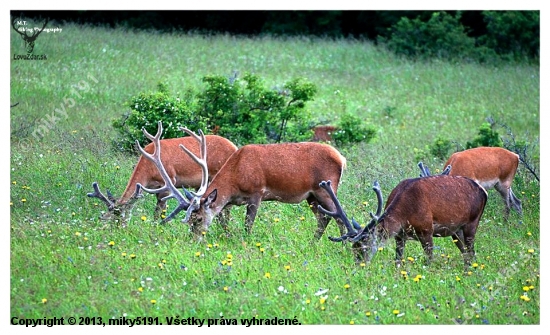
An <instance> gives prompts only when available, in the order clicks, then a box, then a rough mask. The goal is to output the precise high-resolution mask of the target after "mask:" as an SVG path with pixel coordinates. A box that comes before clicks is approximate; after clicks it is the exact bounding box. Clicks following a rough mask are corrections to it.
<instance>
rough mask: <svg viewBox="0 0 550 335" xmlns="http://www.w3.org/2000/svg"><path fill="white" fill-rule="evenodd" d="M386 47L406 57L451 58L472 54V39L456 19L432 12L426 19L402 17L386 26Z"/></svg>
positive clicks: (382, 40)
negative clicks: (395, 22)
mask: <svg viewBox="0 0 550 335" xmlns="http://www.w3.org/2000/svg"><path fill="white" fill-rule="evenodd" d="M389 30H390V34H389V38H388V40H387V41H386V40H385V39H381V42H386V45H387V47H388V48H389V49H390V50H392V51H394V52H395V53H396V54H400V55H404V56H409V57H439V58H445V59H454V58H462V57H467V56H471V55H472V54H473V50H474V48H475V39H474V38H472V37H469V36H468V35H467V33H466V31H465V28H464V26H462V24H461V23H460V21H459V14H458V15H457V17H453V16H451V15H450V14H448V13H446V12H434V13H433V14H432V16H431V17H430V19H429V20H428V21H427V22H424V21H422V20H421V19H420V18H419V17H417V18H415V19H409V18H407V17H402V18H401V19H400V20H399V22H397V24H395V25H394V26H392V27H391V28H389Z"/></svg>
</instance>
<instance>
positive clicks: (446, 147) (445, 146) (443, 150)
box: [430, 136, 452, 160]
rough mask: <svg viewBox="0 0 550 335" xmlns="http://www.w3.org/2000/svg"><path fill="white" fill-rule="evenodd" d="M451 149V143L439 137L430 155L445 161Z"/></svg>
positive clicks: (431, 148)
mask: <svg viewBox="0 0 550 335" xmlns="http://www.w3.org/2000/svg"><path fill="white" fill-rule="evenodd" d="M451 149H452V147H451V141H450V140H448V139H446V138H443V137H440V136H439V137H437V138H436V140H435V141H434V143H433V144H432V146H431V147H430V153H431V154H432V156H434V157H436V158H438V159H441V160H445V159H447V157H448V156H449V151H451Z"/></svg>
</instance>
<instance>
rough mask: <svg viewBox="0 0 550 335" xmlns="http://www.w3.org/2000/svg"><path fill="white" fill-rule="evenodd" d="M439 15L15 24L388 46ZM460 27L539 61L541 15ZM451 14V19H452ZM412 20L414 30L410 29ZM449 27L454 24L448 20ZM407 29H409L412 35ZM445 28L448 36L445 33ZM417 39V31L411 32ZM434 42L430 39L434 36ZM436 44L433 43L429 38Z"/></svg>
mask: <svg viewBox="0 0 550 335" xmlns="http://www.w3.org/2000/svg"><path fill="white" fill-rule="evenodd" d="M435 12H436V11H410V10H408V11H407V10H393V11H372V10H346V11H320V10H300V11H289V10H280V11H274V10H271V11H270V10H254V11H246V10H226V11H221V10H210V11H192V10H187V11H181V10H180V11H82V10H80V11H12V12H11V16H12V18H16V17H23V18H29V19H44V18H46V17H47V18H49V19H50V22H51V23H50V25H52V24H56V23H59V24H62V23H68V22H72V23H77V24H88V25H97V26H106V27H111V28H121V27H124V28H128V29H138V30H151V29H153V30H158V31H164V32H173V31H183V32H189V31H193V32H198V33H229V34H236V35H278V36H292V35H313V36H321V37H331V38H361V39H368V40H373V41H375V42H380V41H388V40H390V39H391V38H392V32H393V33H395V31H396V30H395V29H396V28H395V27H396V26H397V25H398V24H399V23H401V29H403V27H409V28H410V27H412V28H413V29H412V30H416V29H417V28H418V29H420V30H421V29H423V28H424V27H422V26H421V25H422V24H424V23H427V22H429V21H430V20H432V23H431V26H432V27H433V25H434V24H448V23H445V22H443V23H438V22H434V21H433V15H434V13H435ZM443 12H444V14H446V17H452V18H453V20H456V22H453V24H455V25H457V24H458V25H460V28H459V29H461V30H463V31H464V34H465V35H466V37H467V38H472V39H475V40H476V41H479V43H478V42H476V43H478V44H484V45H487V46H488V47H489V48H490V49H492V50H495V51H496V52H497V53H498V54H502V53H510V52H511V53H517V50H518V49H519V50H520V53H521V54H524V55H528V57H530V58H538V54H539V35H540V11H443ZM447 14H448V15H447ZM403 20H408V22H412V24H411V23H409V25H408V26H407V25H404V24H403ZM447 21H449V20H447ZM409 28H407V29H409ZM445 29H446V28H444V29H443V30H445ZM411 33H414V31H411ZM428 36H429V35H428ZM428 38H431V37H428Z"/></svg>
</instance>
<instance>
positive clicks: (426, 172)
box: [418, 162, 431, 177]
mask: <svg viewBox="0 0 550 335" xmlns="http://www.w3.org/2000/svg"><path fill="white" fill-rule="evenodd" d="M418 167H419V168H420V177H428V176H431V174H430V170H429V169H428V168H427V167H426V166H425V165H424V163H422V162H418Z"/></svg>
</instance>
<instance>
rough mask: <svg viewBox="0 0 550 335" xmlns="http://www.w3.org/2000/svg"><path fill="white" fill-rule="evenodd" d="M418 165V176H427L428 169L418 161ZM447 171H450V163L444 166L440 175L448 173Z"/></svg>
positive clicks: (428, 173) (428, 174)
mask: <svg viewBox="0 0 550 335" xmlns="http://www.w3.org/2000/svg"><path fill="white" fill-rule="evenodd" d="M418 167H419V168H420V177H428V176H431V174H430V170H429V169H428V168H427V167H426V166H425V165H424V163H422V162H418ZM449 172H451V166H450V165H447V167H446V168H445V170H443V172H441V175H442V176H445V175H448V174H449Z"/></svg>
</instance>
